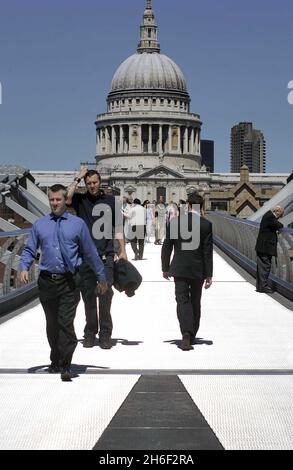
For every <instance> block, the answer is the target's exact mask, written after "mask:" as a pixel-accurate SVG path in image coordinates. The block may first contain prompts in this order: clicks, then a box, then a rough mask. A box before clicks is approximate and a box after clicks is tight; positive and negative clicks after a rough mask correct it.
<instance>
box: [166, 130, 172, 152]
mask: <svg viewBox="0 0 293 470" xmlns="http://www.w3.org/2000/svg"><path fill="white" fill-rule="evenodd" d="M171 150H172V128H171V126H168V145H167V152H168V153H171Z"/></svg>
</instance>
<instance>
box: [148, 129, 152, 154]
mask: <svg viewBox="0 0 293 470" xmlns="http://www.w3.org/2000/svg"><path fill="white" fill-rule="evenodd" d="M152 131H153V128H152V125H151V124H150V125H149V146H148V153H153V152H152V150H153V132H152Z"/></svg>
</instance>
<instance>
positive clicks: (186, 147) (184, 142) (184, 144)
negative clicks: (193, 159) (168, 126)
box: [183, 127, 188, 155]
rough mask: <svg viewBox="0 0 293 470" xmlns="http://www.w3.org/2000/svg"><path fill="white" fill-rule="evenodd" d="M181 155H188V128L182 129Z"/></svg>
mask: <svg viewBox="0 0 293 470" xmlns="http://www.w3.org/2000/svg"><path fill="white" fill-rule="evenodd" d="M183 153H184V155H186V154H187V153H188V127H185V128H184V137H183Z"/></svg>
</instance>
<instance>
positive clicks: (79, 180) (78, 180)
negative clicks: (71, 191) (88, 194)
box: [73, 176, 81, 183]
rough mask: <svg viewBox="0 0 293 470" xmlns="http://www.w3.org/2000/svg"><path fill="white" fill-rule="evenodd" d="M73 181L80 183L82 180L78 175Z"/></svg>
mask: <svg viewBox="0 0 293 470" xmlns="http://www.w3.org/2000/svg"><path fill="white" fill-rule="evenodd" d="M73 181H76V182H77V183H80V182H81V178H79V177H78V176H77V177H76V178H74V180H73Z"/></svg>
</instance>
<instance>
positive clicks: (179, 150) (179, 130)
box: [177, 126, 182, 155]
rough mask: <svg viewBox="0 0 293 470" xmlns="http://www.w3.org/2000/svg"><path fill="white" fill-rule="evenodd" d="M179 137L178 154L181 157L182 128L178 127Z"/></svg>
mask: <svg viewBox="0 0 293 470" xmlns="http://www.w3.org/2000/svg"><path fill="white" fill-rule="evenodd" d="M177 133H178V134H177V135H178V140H177V152H178V154H179V155H180V154H181V153H182V152H181V127H180V126H178V127H177Z"/></svg>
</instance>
